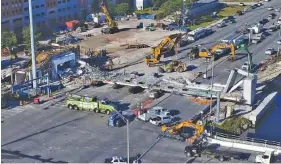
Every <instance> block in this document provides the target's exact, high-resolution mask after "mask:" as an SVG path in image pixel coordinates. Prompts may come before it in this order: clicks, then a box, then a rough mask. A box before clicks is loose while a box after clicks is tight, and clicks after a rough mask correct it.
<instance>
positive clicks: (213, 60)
mask: <svg viewBox="0 0 281 164" xmlns="http://www.w3.org/2000/svg"><path fill="white" fill-rule="evenodd" d="M214 58H215V56H214V55H213V56H212V77H211V91H212V90H213V78H214ZM212 98H213V97H212V92H211V103H212ZM217 98H218V97H217ZM212 106H213V104H211V105H210V114H211V112H212Z"/></svg>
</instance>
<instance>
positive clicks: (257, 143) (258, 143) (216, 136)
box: [212, 132, 281, 150]
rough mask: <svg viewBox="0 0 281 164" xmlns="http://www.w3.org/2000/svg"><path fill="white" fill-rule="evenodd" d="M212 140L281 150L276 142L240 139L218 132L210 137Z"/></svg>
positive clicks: (280, 146)
mask: <svg viewBox="0 0 281 164" xmlns="http://www.w3.org/2000/svg"><path fill="white" fill-rule="evenodd" d="M212 138H214V139H219V140H223V141H230V142H234V143H242V144H247V145H254V146H261V147H268V148H272V149H277V150H281V142H276V141H270V140H264V139H258V138H250V137H246V138H245V139H242V138H240V136H238V135H232V134H224V133H219V132H215V133H214V134H213V135H212Z"/></svg>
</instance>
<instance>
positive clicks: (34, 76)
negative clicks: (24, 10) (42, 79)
mask: <svg viewBox="0 0 281 164" xmlns="http://www.w3.org/2000/svg"><path fill="white" fill-rule="evenodd" d="M28 8H29V26H30V41H31V57H32V78H33V88H34V89H36V88H37V80H36V57H35V47H34V35H33V18H32V4H31V0H28Z"/></svg>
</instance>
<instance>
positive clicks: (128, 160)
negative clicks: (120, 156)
mask: <svg viewBox="0 0 281 164" xmlns="http://www.w3.org/2000/svg"><path fill="white" fill-rule="evenodd" d="M115 112H116V113H117V114H118V115H119V116H120V117H121V119H122V120H123V121H124V122H126V124H127V163H128V164H129V163H130V138H129V137H130V136H129V120H128V119H126V118H125V117H124V116H123V115H122V114H121V113H120V112H118V111H117V110H115Z"/></svg>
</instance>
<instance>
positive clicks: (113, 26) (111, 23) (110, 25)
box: [100, 0, 118, 34]
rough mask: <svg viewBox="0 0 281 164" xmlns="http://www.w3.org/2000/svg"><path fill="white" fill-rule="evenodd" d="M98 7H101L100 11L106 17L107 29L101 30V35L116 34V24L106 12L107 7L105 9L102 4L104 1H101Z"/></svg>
mask: <svg viewBox="0 0 281 164" xmlns="http://www.w3.org/2000/svg"><path fill="white" fill-rule="evenodd" d="M100 6H101V9H102V11H103V13H104V14H105V16H106V19H107V21H108V27H107V28H103V29H102V30H101V32H102V33H103V34H112V33H115V32H117V31H118V24H117V22H115V21H113V19H112V17H111V15H110V13H109V11H108V10H107V7H106V5H105V3H104V0H102V1H101V5H100Z"/></svg>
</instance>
